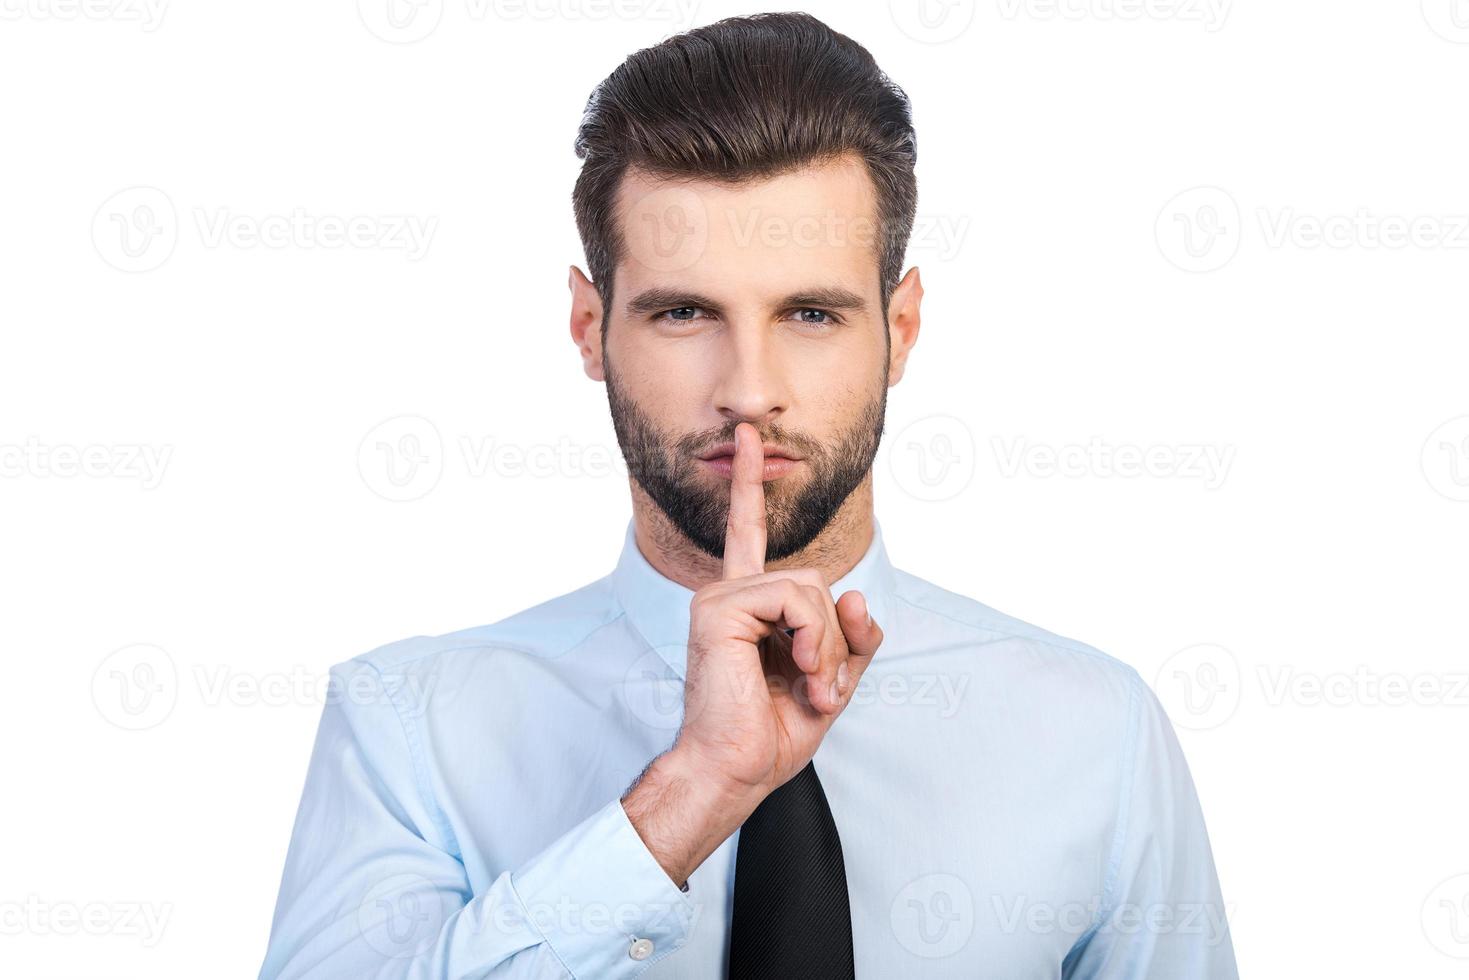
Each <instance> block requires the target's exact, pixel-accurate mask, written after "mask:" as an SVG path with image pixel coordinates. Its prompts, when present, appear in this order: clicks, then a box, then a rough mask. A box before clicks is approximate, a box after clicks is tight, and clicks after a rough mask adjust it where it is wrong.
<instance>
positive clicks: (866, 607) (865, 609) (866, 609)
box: [862, 596, 872, 626]
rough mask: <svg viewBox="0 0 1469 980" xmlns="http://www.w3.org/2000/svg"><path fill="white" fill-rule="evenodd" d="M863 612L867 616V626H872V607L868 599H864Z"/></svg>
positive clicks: (864, 597)
mask: <svg viewBox="0 0 1469 980" xmlns="http://www.w3.org/2000/svg"><path fill="white" fill-rule="evenodd" d="M862 611H863V612H864V613H866V614H867V625H868V626H871V625H872V607H871V606H869V605H868V604H867V597H866V596H863V597H862Z"/></svg>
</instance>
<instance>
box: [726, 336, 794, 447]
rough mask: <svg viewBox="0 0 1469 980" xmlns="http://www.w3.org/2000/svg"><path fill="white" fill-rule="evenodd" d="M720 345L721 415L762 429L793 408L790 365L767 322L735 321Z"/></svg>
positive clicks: (732, 420)
mask: <svg viewBox="0 0 1469 980" xmlns="http://www.w3.org/2000/svg"><path fill="white" fill-rule="evenodd" d="M717 347H718V351H717V356H718V357H719V358H720V365H719V368H718V372H717V377H718V381H717V382H716V384H715V387H714V407H715V408H716V410H717V411H718V412H719V414H720V415H723V416H724V417H725V418H726V419H729V420H730V421H731V422H732V423H735V422H750V423H752V424H754V425H755V427H756V428H762V427H763V426H764V425H766V424H768V423H770V422H773V421H775V420H776V419H777V418H778V417H779V416H780V415H781V414H782V413H784V412H785V411H786V409H787V408H789V407H790V399H791V390H790V386H789V378H788V376H787V370H788V368H787V366H786V364H785V359H784V358H781V357H780V356H779V352H778V350H777V344H776V343H775V342H774V339H773V338H772V337H771V331H770V329H769V327H768V326H767V325H766V324H763V323H745V324H734V325H732V326H731V328H730V329H728V330H726V331H725V332H724V335H723V340H722V342H721V343H720V344H719V345H717Z"/></svg>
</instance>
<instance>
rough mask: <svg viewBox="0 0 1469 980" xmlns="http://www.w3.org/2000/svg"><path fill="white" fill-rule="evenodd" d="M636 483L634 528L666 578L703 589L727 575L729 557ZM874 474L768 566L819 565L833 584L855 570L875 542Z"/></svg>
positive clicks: (774, 568) (645, 552) (642, 548)
mask: <svg viewBox="0 0 1469 980" xmlns="http://www.w3.org/2000/svg"><path fill="white" fill-rule="evenodd" d="M629 482H631V483H632V496H633V534H634V536H635V537H636V538H637V543H638V550H639V551H641V552H642V553H643V557H644V558H646V559H647V560H648V564H650V565H652V566H653V567H654V568H655V569H657V571H658V573H659V574H660V575H662V576H664V577H665V578H668V579H672V580H673V581H675V582H677V583H678V584H679V585H682V586H683V587H684V588H687V589H693V590H698V589H699V588H701V587H702V586H704V585H707V584H709V583H710V582H713V581H716V580H718V579H719V578H720V577H721V576H722V575H723V562H721V561H720V560H719V559H717V558H714V557H711V556H710V555H709V554H708V553H707V552H704V551H702V550H700V549H699V548H697V547H695V546H694V544H693V542H691V541H689V539H688V538H686V537H685V536H684V534H683V532H682V531H680V530H679V529H678V527H677V526H676V525H675V524H674V523H673V522H672V521H670V520H669V519H668V517H667V515H665V514H664V513H663V511H662V510H660V509H659V508H658V505H657V504H655V503H653V501H652V499H651V498H650V497H648V495H647V494H646V493H645V492H644V491H643V488H642V487H640V486H638V485H637V483H636V482H633V481H629ZM872 523H873V521H872V474H871V473H870V472H869V473H868V474H867V476H866V477H865V478H864V479H863V480H862V482H861V483H860V484H858V485H857V488H856V489H855V490H853V491H852V493H851V495H850V496H848V497H847V499H846V500H845V501H843V502H842V505H841V507H839V508H838V509H837V512H836V514H834V515H833V516H832V519H831V520H830V521H829V522H827V525H826V527H824V528H822V530H821V533H820V534H818V535H817V536H816V537H815V538H814V539H812V541H811V543H810V544H808V545H806V547H804V548H802V549H801V550H800V551H798V552H796V553H795V554H794V555H791V556H790V557H788V558H783V559H781V560H780V561H772V562H767V563H766V565H765V570H766V571H768V572H774V571H778V570H781V569H787V568H814V569H816V570H817V571H819V572H821V574H822V577H823V578H825V579H826V583H827V585H831V584H832V583H833V582H836V581H837V580H838V579H840V578H841V577H842V576H843V575H846V574H847V573H848V572H850V571H851V570H852V568H853V566H855V565H856V564H857V562H859V561H860V560H861V559H862V556H863V555H864V554H866V553H867V549H868V548H869V547H870V546H871V545H872Z"/></svg>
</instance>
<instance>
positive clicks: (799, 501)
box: [602, 348, 887, 561]
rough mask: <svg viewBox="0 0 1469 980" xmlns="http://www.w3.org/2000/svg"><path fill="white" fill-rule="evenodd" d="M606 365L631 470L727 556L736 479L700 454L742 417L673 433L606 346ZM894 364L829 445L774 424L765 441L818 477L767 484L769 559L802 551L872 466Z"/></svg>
mask: <svg viewBox="0 0 1469 980" xmlns="http://www.w3.org/2000/svg"><path fill="white" fill-rule="evenodd" d="M603 351H604V353H603V360H602V369H603V375H604V377H606V379H607V403H608V406H609V407H610V408H611V410H612V427H613V429H615V430H616V432H617V442H618V445H620V446H621V447H622V457H623V459H624V460H625V461H626V462H627V468H628V473H629V475H631V476H632V478H633V479H634V480H636V481H637V482H638V486H640V487H642V488H643V490H644V491H645V492H646V493H647V494H648V496H649V497H651V498H652V500H653V502H654V503H655V504H657V505H658V508H659V509H660V510H662V511H663V513H664V514H666V515H667V516H668V519H669V520H670V521H672V522H673V524H674V526H675V527H677V528H678V529H679V530H680V531H682V532H683V535H684V537H686V538H688V539H689V540H690V541H691V542H693V543H694V545H695V546H696V547H698V548H699V550H701V551H703V552H704V553H705V554H707V555H709V556H710V557H712V558H715V559H718V560H721V561H722V560H723V559H724V533H725V524H726V522H727V521H728V518H729V485H728V484H725V486H724V488H723V490H722V491H720V490H712V491H711V490H710V489H709V487H708V478H707V477H701V476H700V475H699V473H698V469H697V467H698V466H699V461H698V459H697V458H696V457H697V454H698V453H699V452H700V451H701V450H704V449H707V448H708V447H710V446H713V445H715V444H716V443H719V442H724V441H726V440H728V441H731V442H732V441H733V440H734V430H735V426H736V424H737V422H731V423H730V424H729V425H727V426H722V427H720V428H718V429H714V430H709V431H707V432H701V433H697V434H694V435H687V436H682V437H680V438H676V439H675V438H671V437H668V436H666V435H664V434H663V433H662V432H661V431H660V430H659V429H658V427H657V425H656V424H654V422H653V420H652V419H651V418H650V417H649V416H648V415H647V414H646V413H644V412H643V411H642V410H641V409H640V408H638V406H637V405H635V404H634V403H633V402H632V400H631V399H629V398H627V397H626V396H625V395H624V394H623V393H622V391H621V390H620V389H619V388H618V386H617V383H616V380H615V377H614V374H613V371H612V365H611V363H610V361H609V360H608V358H607V356H606V353H605V348H604V349H603ZM886 369H887V363H886V361H884V363H883V378H882V384H880V385H879V386H878V394H877V396H876V397H874V398H873V399H872V400H871V401H869V402H868V403H867V405H866V406H865V407H864V408H863V410H862V412H861V413H860V415H859V417H858V419H857V421H856V423H854V424H853V425H852V427H851V428H850V429H848V430H847V431H846V432H845V433H844V434H843V435H842V437H841V438H840V439H839V440H838V441H837V445H836V446H834V447H833V446H827V445H824V444H822V443H819V442H816V441H814V440H811V439H807V438H804V437H802V436H800V435H798V434H797V433H794V432H791V431H788V430H786V429H782V428H781V427H780V426H778V425H769V426H766V427H764V428H763V429H761V427H760V426H758V425H757V426H756V428H757V429H761V432H760V437H761V439H762V441H767V442H777V443H780V444H782V445H785V446H788V447H790V448H791V450H792V451H794V452H797V453H799V454H801V455H802V456H804V457H805V462H806V466H807V467H808V468H809V469H810V478H809V479H808V480H807V482H806V484H805V485H804V486H802V487H801V489H800V490H799V491H794V492H792V493H786V492H784V490H783V488H782V482H783V481H780V480H777V481H775V482H773V483H767V484H765V508H766V524H765V527H766V537H765V560H766V561H780V560H781V559H783V558H788V557H790V556H791V555H794V554H796V553H798V552H800V551H801V550H802V549H803V548H805V547H806V546H807V545H808V544H810V543H811V542H812V541H814V540H815V539H816V536H817V535H819V534H820V533H821V532H822V531H823V530H824V529H825V528H826V526H827V524H829V523H830V522H831V519H832V517H833V516H835V515H836V512H837V510H838V509H840V508H841V506H842V503H843V502H844V501H846V499H847V497H849V496H850V495H851V493H852V491H853V490H855V489H856V488H857V486H858V485H859V484H860V483H861V482H862V479H863V477H865V476H866V475H867V473H868V471H869V470H870V469H871V468H872V461H873V459H875V458H876V456H877V447H878V443H879V442H880V441H881V439H882V432H883V419H884V417H885V415H886V412H887V375H886Z"/></svg>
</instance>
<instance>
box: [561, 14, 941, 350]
mask: <svg viewBox="0 0 1469 980" xmlns="http://www.w3.org/2000/svg"><path fill="white" fill-rule="evenodd" d="M851 152H855V153H856V154H858V155H860V156H861V158H862V160H863V161H864V163H865V164H866V168H867V172H868V174H869V175H870V176H871V178H872V183H873V186H874V189H875V191H876V200H877V215H876V216H875V217H876V222H877V228H876V242H875V244H876V246H877V253H878V254H877V259H878V276H879V279H880V283H879V287H880V289H881V294H882V313H883V318H884V320H886V317H887V304H888V300H889V298H890V297H891V294H892V290H893V287H895V286H896V285H897V283H898V280H899V277H900V276H901V274H902V266H903V258H904V253H905V252H906V250H907V246H908V237H909V235H910V234H911V232H912V229H913V219H914V215H915V213H916V211H917V201H918V185H917V180H916V179H915V177H914V174H913V166H914V163H915V162H916V160H917V147H916V137H915V135H914V132H913V121H912V113H911V108H910V104H909V101H908V96H907V95H906V94H905V93H904V92H903V90H902V89H901V88H899V87H898V86H897V84H896V83H894V82H893V81H892V80H891V79H889V78H888V77H887V75H886V74H884V73H883V72H882V70H881V69H879V68H878V67H877V63H876V62H875V61H873V59H872V55H871V54H869V53H868V51H867V49H866V48H864V47H862V45H860V44H858V43H857V42H856V41H853V40H852V39H851V38H849V37H847V36H846V35H844V34H839V33H837V32H836V31H834V30H832V29H831V28H830V27H827V26H826V24H824V23H822V22H821V21H820V20H817V19H816V18H815V17H812V16H811V15H810V14H805V13H762V14H752V15H749V16H743V17H729V18H726V19H724V20H721V21H718V22H716V23H713V24H709V25H708V26H705V27H699V28H695V29H693V30H690V31H685V32H684V33H682V34H675V35H673V36H672V37H670V38H668V39H666V40H664V41H662V42H660V43H659V44H656V45H653V46H652V47H648V48H643V49H642V50H640V51H636V52H634V53H633V54H632V55H630V56H629V57H628V58H627V60H626V61H624V62H623V63H622V64H621V65H619V66H618V67H617V69H616V70H614V71H613V72H612V74H610V75H608V76H607V78H606V79H604V80H603V81H602V82H601V83H600V84H599V85H597V87H596V88H595V89H593V91H592V94H591V97H590V98H589V99H588V100H587V105H586V110H585V112H584V114H583V116H582V121H581V126H580V127H579V128H578V130H577V135H576V155H577V156H578V157H579V158H580V159H581V160H582V161H583V163H582V169H581V173H580V175H579V176H578V177H577V180H576V186H575V188H574V189H573V191H572V195H571V199H572V206H573V209H574V210H575V212H576V226H577V231H578V232H579V233H580V235H581V241H582V248H583V249H584V250H585V252H586V259H587V266H588V271H589V272H590V273H591V276H592V280H593V282H594V283H595V284H596V287H597V293H598V295H599V296H600V297H601V299H602V306H603V309H604V311H606V313H607V315H605V316H604V317H603V320H602V330H603V333H604V334H605V332H606V329H607V320H608V319H609V317H610V312H611V305H612V288H613V282H612V272H613V269H614V268H616V266H617V262H618V260H619V259H620V258H621V257H622V254H623V249H624V242H623V241H622V237H621V234H620V229H619V226H618V223H617V212H616V208H615V204H616V196H617V188H618V185H619V184H620V182H621V180H622V176H623V174H624V173H626V172H627V170H628V168H629V167H636V168H638V169H639V170H642V171H645V172H647V173H648V174H650V175H651V176H653V177H654V178H656V179H677V178H698V179H704V180H716V181H721V182H728V183H730V184H733V185H739V184H741V183H745V182H748V181H751V180H758V179H765V178H769V177H775V176H779V175H781V174H785V173H790V172H792V171H795V170H799V169H801V168H803V167H806V166H809V165H813V164H820V163H823V162H825V161H827V160H829V159H831V158H833V157H836V156H840V155H842V154H845V153H851Z"/></svg>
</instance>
